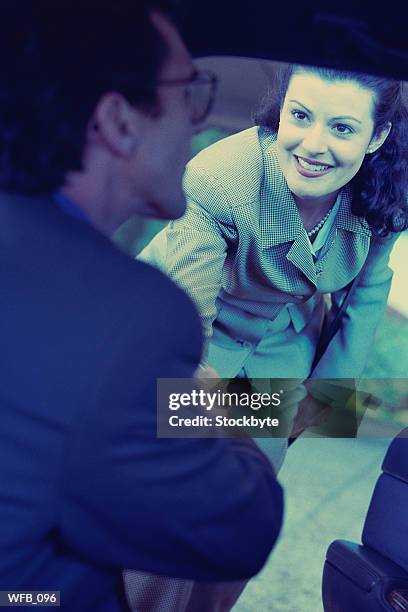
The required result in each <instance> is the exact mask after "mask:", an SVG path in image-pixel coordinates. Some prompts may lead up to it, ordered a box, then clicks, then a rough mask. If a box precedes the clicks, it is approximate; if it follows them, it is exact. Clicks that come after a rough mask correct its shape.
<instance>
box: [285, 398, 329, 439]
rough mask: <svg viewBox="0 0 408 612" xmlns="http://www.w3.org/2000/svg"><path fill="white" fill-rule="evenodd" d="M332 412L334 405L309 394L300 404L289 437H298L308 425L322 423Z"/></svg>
mask: <svg viewBox="0 0 408 612" xmlns="http://www.w3.org/2000/svg"><path fill="white" fill-rule="evenodd" d="M332 412H333V406H330V405H329V404H325V403H323V402H321V401H319V400H318V399H316V398H314V397H313V396H312V395H307V397H305V399H304V400H302V401H301V402H300V404H299V408H298V412H297V414H296V416H295V418H294V421H293V427H292V431H291V432H290V436H289V437H290V438H297V437H298V436H300V434H301V433H303V432H304V431H305V430H306V429H308V427H313V426H315V425H322V424H323V423H324V422H325V421H326V420H327V418H328V417H329V416H330V415H331V414H332Z"/></svg>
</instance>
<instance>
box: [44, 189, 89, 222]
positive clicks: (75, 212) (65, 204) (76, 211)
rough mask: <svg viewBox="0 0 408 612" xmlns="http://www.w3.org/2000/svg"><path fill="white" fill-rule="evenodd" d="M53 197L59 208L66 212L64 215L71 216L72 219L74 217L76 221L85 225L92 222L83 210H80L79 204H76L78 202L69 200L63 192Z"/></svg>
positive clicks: (56, 193) (57, 192)
mask: <svg viewBox="0 0 408 612" xmlns="http://www.w3.org/2000/svg"><path fill="white" fill-rule="evenodd" d="M53 197H54V200H55V201H56V203H57V204H58V206H59V207H60V208H61V209H62V210H63V211H64V213H66V214H67V215H70V216H71V217H74V218H75V219H79V220H80V221H84V222H85V223H89V222H90V221H89V219H88V217H87V215H86V214H85V213H84V211H83V210H82V208H80V207H79V206H78V204H76V202H74V201H73V200H71V199H70V198H68V197H67V196H66V195H65V194H63V193H62V192H61V191H56V192H55V193H54V194H53Z"/></svg>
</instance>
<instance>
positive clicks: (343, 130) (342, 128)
mask: <svg viewBox="0 0 408 612" xmlns="http://www.w3.org/2000/svg"><path fill="white" fill-rule="evenodd" d="M334 129H335V131H336V132H337V133H338V134H340V135H341V136H347V135H348V134H353V132H354V130H353V129H352V128H351V127H349V126H348V125H344V124H343V123H337V124H336V125H335V126H334Z"/></svg>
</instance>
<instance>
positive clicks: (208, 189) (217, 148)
mask: <svg viewBox="0 0 408 612" xmlns="http://www.w3.org/2000/svg"><path fill="white" fill-rule="evenodd" d="M262 175H263V156H262V148H261V145H260V142H259V136H258V127H251V128H248V129H246V130H243V131H241V132H238V133H237V134H233V135H231V136H227V137H226V138H223V139H222V140H219V141H218V142H216V143H214V144H212V145H210V146H209V147H207V148H206V149H203V150H202V151H200V153H198V155H196V156H195V157H194V158H193V159H192V160H191V161H190V162H189V164H188V165H187V170H186V174H185V177H184V188H185V190H186V193H187V195H188V196H189V197H191V198H192V199H193V200H196V201H198V202H200V203H204V204H205V203H206V202H207V203H208V201H209V200H211V198H214V197H216V199H218V201H219V200H220V199H224V201H225V203H228V205H229V206H232V207H235V206H237V205H240V204H242V203H245V202H249V201H253V200H254V199H256V198H257V197H258V195H259V186H260V182H261V179H262Z"/></svg>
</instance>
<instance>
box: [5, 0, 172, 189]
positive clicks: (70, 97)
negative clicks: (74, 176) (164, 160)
mask: <svg viewBox="0 0 408 612" xmlns="http://www.w3.org/2000/svg"><path fill="white" fill-rule="evenodd" d="M153 10H160V11H162V12H164V13H166V14H167V15H168V16H172V15H173V4H172V2H171V0H168V2H167V1H166V0H3V2H2V4H1V6H0V190H4V191H9V192H18V193H25V194H40V193H52V192H53V191H55V190H56V189H58V188H59V187H60V186H61V185H62V184H63V181H64V177H65V175H66V173H67V172H68V171H70V170H81V169H82V154H83V149H84V144H85V134H86V128H87V125H88V123H89V120H90V118H91V116H92V114H93V111H94V109H95V107H96V105H97V102H98V100H99V99H100V97H101V96H102V95H103V94H104V93H106V92H108V91H116V92H119V93H122V94H123V95H124V96H125V97H126V98H127V99H128V100H129V101H130V102H131V103H132V104H134V105H135V106H137V107H139V108H141V109H142V110H144V111H145V112H146V113H149V114H159V113H160V108H159V106H158V100H157V91H156V87H155V82H156V80H157V77H158V75H159V72H160V69H161V67H162V64H163V61H164V58H165V57H166V55H167V49H166V43H165V41H164V40H163V38H162V36H161V34H160V33H159V32H158V31H157V30H156V28H155V27H154V25H153V24H152V22H151V20H150V14H151V11H153Z"/></svg>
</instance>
